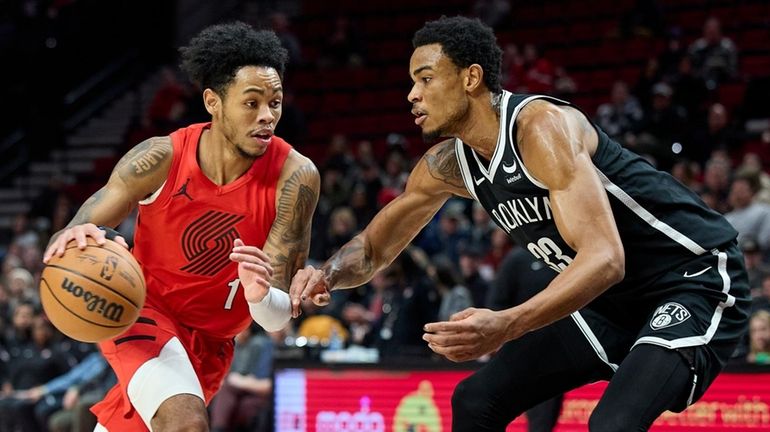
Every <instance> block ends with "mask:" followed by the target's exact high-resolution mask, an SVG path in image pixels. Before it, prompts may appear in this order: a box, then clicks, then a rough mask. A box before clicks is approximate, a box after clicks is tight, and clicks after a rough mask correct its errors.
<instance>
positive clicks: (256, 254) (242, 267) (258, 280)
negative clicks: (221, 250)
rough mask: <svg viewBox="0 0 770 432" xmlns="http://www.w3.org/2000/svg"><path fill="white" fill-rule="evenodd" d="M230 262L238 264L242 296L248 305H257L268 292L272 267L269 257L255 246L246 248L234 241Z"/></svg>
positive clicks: (239, 242)
mask: <svg viewBox="0 0 770 432" xmlns="http://www.w3.org/2000/svg"><path fill="white" fill-rule="evenodd" d="M230 261H234V262H237V263H238V278H240V280H241V285H242V286H243V294H244V296H245V297H246V301H247V302H249V303H259V302H261V301H262V299H263V298H265V296H266V295H267V293H268V292H269V291H270V279H271V278H272V277H273V266H271V265H270V257H269V256H267V254H266V253H264V252H262V250H261V249H260V248H258V247H256V246H246V244H245V243H243V241H242V240H241V239H235V242H234V243H233V251H232V253H231V254H230Z"/></svg>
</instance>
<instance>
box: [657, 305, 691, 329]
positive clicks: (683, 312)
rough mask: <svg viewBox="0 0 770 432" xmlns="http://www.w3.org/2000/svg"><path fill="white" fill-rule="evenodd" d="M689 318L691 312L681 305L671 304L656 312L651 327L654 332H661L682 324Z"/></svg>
mask: <svg viewBox="0 0 770 432" xmlns="http://www.w3.org/2000/svg"><path fill="white" fill-rule="evenodd" d="M688 318H690V311H688V310H687V309H685V307H684V306H682V305H680V304H679V303H675V302H669V303H666V304H664V305H663V306H661V307H659V308H657V309H656V310H655V314H654V315H653V316H652V320H650V327H651V328H652V329H653V330H660V329H663V328H666V327H672V326H675V325H678V324H682V323H683V322H685V321H687V319H688Z"/></svg>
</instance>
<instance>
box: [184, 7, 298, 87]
mask: <svg viewBox="0 0 770 432" xmlns="http://www.w3.org/2000/svg"><path fill="white" fill-rule="evenodd" d="M179 52H180V53H181V55H182V63H181V67H182V70H183V71H184V72H185V73H187V75H188V76H189V77H190V79H191V80H192V81H193V82H194V83H195V84H197V85H198V86H200V87H201V88H202V89H206V88H210V89H213V90H214V91H216V92H217V93H219V94H220V95H221V96H224V94H225V88H226V87H227V86H228V85H229V84H230V83H231V82H232V80H233V79H234V78H235V74H236V73H237V72H238V70H239V69H240V68H242V67H244V66H266V67H271V68H273V69H275V70H276V71H278V75H279V76H281V78H283V73H284V70H285V69H286V61H287V59H288V58H289V55H288V52H287V51H286V49H285V48H283V46H281V41H280V39H278V36H276V35H275V33H274V32H273V31H271V30H259V31H257V30H255V29H254V28H253V27H251V26H250V25H248V24H246V23H243V22H234V23H228V24H216V25H212V26H210V27H206V28H205V29H203V31H201V32H200V33H199V34H198V35H197V36H195V37H194V38H193V39H192V40H190V44H189V45H188V46H186V47H182V48H179Z"/></svg>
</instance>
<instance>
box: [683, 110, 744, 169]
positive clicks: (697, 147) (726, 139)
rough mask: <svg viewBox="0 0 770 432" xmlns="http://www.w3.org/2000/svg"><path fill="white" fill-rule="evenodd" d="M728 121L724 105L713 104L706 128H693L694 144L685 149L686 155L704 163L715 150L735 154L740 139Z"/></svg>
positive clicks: (692, 140)
mask: <svg viewBox="0 0 770 432" xmlns="http://www.w3.org/2000/svg"><path fill="white" fill-rule="evenodd" d="M728 120H729V119H728V114H727V109H725V107H724V105H722V104H720V103H715V104H712V105H711V106H710V107H709V110H708V116H707V118H706V127H699V128H693V130H692V131H691V132H692V139H691V142H692V144H691V145H688V146H686V147H685V149H684V150H685V153H686V154H687V155H688V156H689V157H691V158H692V159H693V160H696V161H698V162H701V163H703V162H704V161H706V159H708V157H709V156H710V155H711V153H713V152H714V151H715V150H724V151H730V152H734V151H735V150H736V149H737V148H738V142H739V141H738V138H739V137H738V134H737V133H736V132H735V131H734V130H733V129H732V128H731V127H730V125H729V122H728Z"/></svg>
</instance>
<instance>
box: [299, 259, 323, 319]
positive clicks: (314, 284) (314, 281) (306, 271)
mask: <svg viewBox="0 0 770 432" xmlns="http://www.w3.org/2000/svg"><path fill="white" fill-rule="evenodd" d="M325 276H326V275H325V274H324V272H323V270H321V269H317V268H315V267H313V266H307V267H305V268H303V269H300V270H299V271H297V274H296V275H294V277H293V278H292V279H291V287H290V288H289V297H291V316H292V318H297V317H298V316H299V314H300V313H301V312H302V311H301V310H300V303H302V302H303V301H305V300H306V299H307V298H308V297H309V298H310V299H311V300H313V303H315V304H316V305H317V306H326V305H328V304H329V300H330V298H331V295H330V294H329V287H328V286H327V284H326V277H325Z"/></svg>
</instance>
